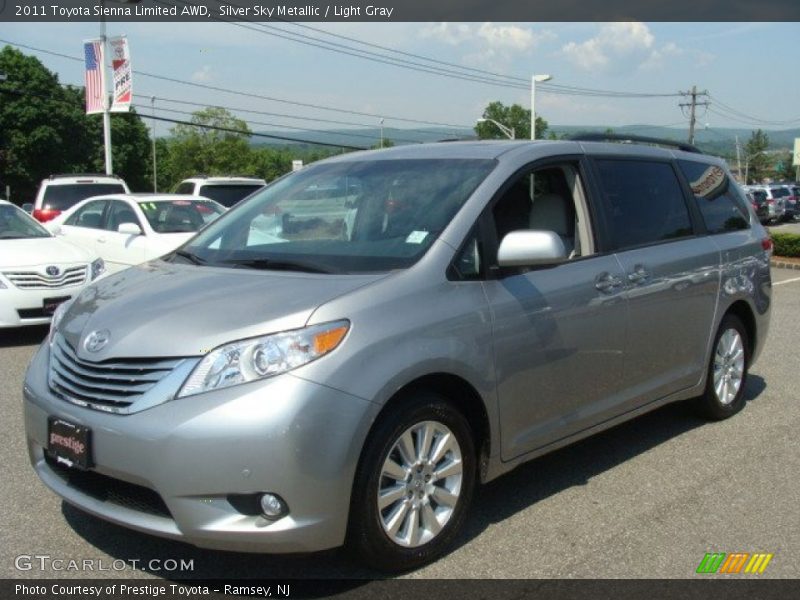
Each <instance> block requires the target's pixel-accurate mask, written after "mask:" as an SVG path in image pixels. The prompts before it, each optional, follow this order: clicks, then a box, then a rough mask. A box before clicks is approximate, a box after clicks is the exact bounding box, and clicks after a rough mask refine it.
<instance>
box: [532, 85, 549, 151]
mask: <svg viewBox="0 0 800 600" xmlns="http://www.w3.org/2000/svg"><path fill="white" fill-rule="evenodd" d="M552 78H553V77H552V76H551V75H534V76H533V77H531V139H532V140H535V139H536V84H537V83H544V82H545V81H550V80H551V79H552Z"/></svg>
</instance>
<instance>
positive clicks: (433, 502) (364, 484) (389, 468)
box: [348, 391, 476, 573]
mask: <svg viewBox="0 0 800 600" xmlns="http://www.w3.org/2000/svg"><path fill="white" fill-rule="evenodd" d="M475 471H476V457H475V445H474V441H473V438H472V430H471V428H470V425H469V423H468V421H467V419H466V418H465V417H464V415H463V414H461V413H460V412H459V411H458V410H457V409H456V407H454V406H453V405H452V404H451V403H450V402H449V401H448V400H447V399H445V398H444V397H442V396H439V395H438V394H434V393H432V392H427V391H417V392H413V393H411V394H407V395H406V396H405V397H404V398H403V399H402V400H401V401H400V402H398V403H397V404H396V405H395V406H394V407H393V408H392V409H390V411H389V412H387V413H386V414H385V415H383V416H382V417H381V419H380V421H379V422H378V424H377V425H376V426H375V428H374V430H373V431H372V432H371V434H370V436H369V438H368V440H367V443H366V445H365V446H364V450H363V451H362V456H361V461H360V463H359V467H358V470H357V472H356V477H355V482H354V485H353V498H352V502H351V510H350V521H349V532H348V545H349V546H350V548H351V549H352V550H354V551H355V552H356V553H357V555H358V557H359V559H360V560H361V561H362V562H363V563H365V564H367V565H369V566H370V567H372V568H374V569H377V570H379V571H383V572H391V573H394V572H401V571H408V570H411V569H415V568H418V567H421V566H423V565H425V564H427V563H430V562H432V561H434V560H436V559H437V558H439V557H440V556H442V555H443V554H445V553H446V552H447V551H448V550H449V548H450V546H451V545H452V544H453V542H454V541H455V539H456V537H457V536H458V534H459V531H460V530H461V528H462V526H463V523H464V520H465V518H466V514H467V510H468V508H469V504H470V501H471V498H472V493H473V488H474V486H475Z"/></svg>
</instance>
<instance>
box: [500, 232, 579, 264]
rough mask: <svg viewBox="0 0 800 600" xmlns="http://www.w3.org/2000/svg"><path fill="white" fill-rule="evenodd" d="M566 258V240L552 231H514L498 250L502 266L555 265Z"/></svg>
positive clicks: (505, 238)
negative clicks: (562, 239)
mask: <svg viewBox="0 0 800 600" xmlns="http://www.w3.org/2000/svg"><path fill="white" fill-rule="evenodd" d="M566 259H567V251H566V249H565V248H564V242H562V241H561V238H560V237H559V236H558V235H557V234H556V233H553V232H552V231H533V230H525V231H512V232H511V233H509V234H508V235H506V236H505V237H504V238H503V241H502V242H500V248H498V250H497V264H499V265H500V266H501V267H533V266H537V265H554V264H557V263H560V262H564V261H565V260H566Z"/></svg>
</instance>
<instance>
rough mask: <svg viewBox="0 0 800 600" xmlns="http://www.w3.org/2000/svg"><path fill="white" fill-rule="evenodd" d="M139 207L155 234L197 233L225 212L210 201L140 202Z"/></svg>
mask: <svg viewBox="0 0 800 600" xmlns="http://www.w3.org/2000/svg"><path fill="white" fill-rule="evenodd" d="M139 207H140V208H141V209H142V212H143V213H144V216H145V217H147V221H148V223H150V227H152V228H153V231H155V232H156V233H187V232H194V231H198V230H200V229H202V228H203V227H205V226H206V225H207V224H208V223H211V221H213V220H214V219H216V218H217V217H218V216H220V215H221V214H222V213H224V212H225V208H224V207H222V206H220V205H219V204H217V203H216V202H211V201H210V200H169V201H159V202H140V203H139Z"/></svg>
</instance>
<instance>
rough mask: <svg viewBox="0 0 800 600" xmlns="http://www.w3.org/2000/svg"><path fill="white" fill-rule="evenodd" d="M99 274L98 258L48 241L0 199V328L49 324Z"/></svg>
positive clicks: (46, 234) (25, 216)
mask: <svg viewBox="0 0 800 600" xmlns="http://www.w3.org/2000/svg"><path fill="white" fill-rule="evenodd" d="M103 270H104V266H103V260H102V259H100V258H98V257H97V254H95V253H93V252H91V251H88V250H85V249H83V248H77V247H75V246H73V245H72V244H69V243H67V242H65V241H63V240H59V239H56V238H54V237H53V235H52V234H51V233H50V232H49V231H47V230H46V229H45V228H44V227H42V225H40V224H39V223H37V222H36V221H35V220H34V219H33V218H32V217H30V216H29V215H28V214H27V213H25V212H24V211H23V210H21V209H19V208H17V207H16V206H14V205H13V204H11V203H10V202H6V201H5V200H0V328H4V327H19V326H21V325H41V324H44V323H48V322H50V318H51V317H52V315H53V312H54V311H55V309H56V307H57V306H58V305H59V304H61V303H62V302H64V301H66V300H69V299H70V298H72V297H74V296H77V295H78V294H79V293H80V292H81V290H83V288H84V287H86V286H87V285H88V284H89V283H90V282H92V281H94V280H95V279H97V277H99V276H100V275H101V274H102V273H103Z"/></svg>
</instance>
